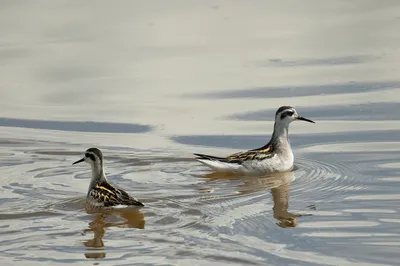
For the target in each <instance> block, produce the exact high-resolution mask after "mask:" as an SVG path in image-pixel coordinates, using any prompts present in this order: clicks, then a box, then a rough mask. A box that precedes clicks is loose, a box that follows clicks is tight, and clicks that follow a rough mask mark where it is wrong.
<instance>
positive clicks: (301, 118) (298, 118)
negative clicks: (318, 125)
mask: <svg viewBox="0 0 400 266" xmlns="http://www.w3.org/2000/svg"><path fill="white" fill-rule="evenodd" d="M297 120H303V121H306V122H310V123H314V124H315V122H314V121H312V120H311V119H307V118H305V117H302V116H299V117H297Z"/></svg>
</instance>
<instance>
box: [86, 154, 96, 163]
mask: <svg viewBox="0 0 400 266" xmlns="http://www.w3.org/2000/svg"><path fill="white" fill-rule="evenodd" d="M85 157H86V158H89V159H90V160H92V161H95V160H96V158H95V157H94V155H93V154H90V153H85Z"/></svg>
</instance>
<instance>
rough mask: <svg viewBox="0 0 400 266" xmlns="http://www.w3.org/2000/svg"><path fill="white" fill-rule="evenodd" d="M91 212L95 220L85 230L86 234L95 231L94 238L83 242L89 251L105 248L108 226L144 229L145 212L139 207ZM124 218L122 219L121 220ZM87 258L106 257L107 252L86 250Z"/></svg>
mask: <svg viewBox="0 0 400 266" xmlns="http://www.w3.org/2000/svg"><path fill="white" fill-rule="evenodd" d="M88 213H89V214H93V215H94V220H93V221H91V222H90V223H89V228H88V229H85V230H84V234H86V233H88V232H93V239H89V240H86V241H84V242H83V244H84V245H85V246H86V247H87V250H88V251H89V250H90V251H95V250H104V242H103V237H104V234H105V232H106V228H109V227H119V228H137V229H144V225H145V220H144V215H143V213H141V212H139V210H137V209H129V208H127V209H120V210H113V211H102V212H96V213H91V212H88ZM121 218H122V221H121ZM85 257H86V258H96V259H99V258H105V257H106V253H105V252H86V253H85Z"/></svg>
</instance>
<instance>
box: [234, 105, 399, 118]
mask: <svg viewBox="0 0 400 266" xmlns="http://www.w3.org/2000/svg"><path fill="white" fill-rule="evenodd" d="M399 108H400V103H398V102H392V103H366V104H354V105H346V106H343V105H330V106H329V105H327V106H316V107H305V106H304V107H302V108H301V109H302V113H305V114H307V113H308V114H312V117H313V119H324V120H341V121H343V120H361V121H362V120H399V116H398V114H397V110H399ZM274 113H275V109H265V110H259V111H255V112H248V113H244V114H235V115H232V116H229V117H228V119H234V120H243V121H265V120H266V119H267V118H268V117H271V116H272V115H273V114H274Z"/></svg>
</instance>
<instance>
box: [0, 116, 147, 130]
mask: <svg viewBox="0 0 400 266" xmlns="http://www.w3.org/2000/svg"><path fill="white" fill-rule="evenodd" d="M0 126H3V127H19V128H33V129H44V130H60V131H75V132H98V133H145V132H149V131H151V130H152V127H151V126H149V125H139V124H127V123H108V122H92V121H87V122H79V121H48V120H32V119H16V118H5V117H1V118H0Z"/></svg>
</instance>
